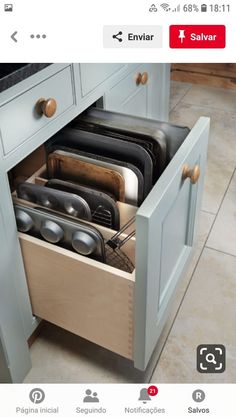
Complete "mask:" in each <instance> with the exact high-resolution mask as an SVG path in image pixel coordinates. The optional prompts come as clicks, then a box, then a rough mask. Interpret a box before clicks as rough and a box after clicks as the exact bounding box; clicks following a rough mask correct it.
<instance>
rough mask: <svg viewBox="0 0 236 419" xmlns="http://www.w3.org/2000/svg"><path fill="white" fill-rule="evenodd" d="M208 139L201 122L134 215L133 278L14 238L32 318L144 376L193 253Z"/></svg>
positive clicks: (45, 245)
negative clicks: (124, 360)
mask: <svg viewBox="0 0 236 419" xmlns="http://www.w3.org/2000/svg"><path fill="white" fill-rule="evenodd" d="M208 134H209V119H208V118H200V119H199V120H198V121H197V123H196V124H195V126H194V127H193V129H192V130H191V132H190V133H189V135H188V136H187V138H186V139H185V141H184V142H183V144H182V145H181V147H180V148H179V150H178V151H177V152H176V154H175V156H174V157H173V159H172V160H171V162H170V163H169V165H168V166H167V168H166V169H165V171H164V172H163V174H162V175H161V177H160V178H159V180H158V181H157V182H156V184H155V185H154V187H153V188H152V190H151V191H150V193H149V195H148V196H147V198H146V199H145V201H144V202H143V204H142V205H141V207H140V208H139V209H138V210H137V212H136V238H135V239H132V240H130V241H128V242H127V243H126V245H125V246H127V248H126V249H125V251H126V252H127V254H128V255H129V256H130V257H131V259H132V260H133V261H134V263H135V270H134V271H133V272H132V273H131V274H129V273H126V272H124V271H121V270H119V269H116V268H112V267H110V266H108V265H105V264H102V263H101V262H97V261H94V260H92V259H89V258H86V257H83V256H80V255H78V254H75V253H73V252H71V251H69V250H64V249H62V248H59V247H57V246H55V245H53V244H49V243H46V242H44V241H42V240H40V239H37V238H34V237H30V236H28V235H25V234H20V242H21V248H22V255H23V260H24V265H25V270H26V277H27V281H28V287H29V293H30V297H31V302H32V308H33V313H34V314H36V315H37V316H39V317H41V318H44V319H46V320H48V321H50V322H52V323H55V324H57V325H59V326H61V327H64V328H65V329H67V330H70V331H71V332H73V333H76V334H78V335H80V336H83V337H84V338H86V339H88V340H91V341H93V342H95V343H97V344H99V345H101V346H103V347H105V348H108V349H110V350H112V351H114V352H116V353H118V354H120V355H122V356H124V357H126V358H128V359H133V361H134V365H135V367H136V368H138V369H140V370H144V369H145V368H146V366H147V364H148V362H149V359H150V357H151V355H152V352H153V350H154V348H155V345H156V343H157V341H158V338H159V336H160V334H161V332H162V329H163V327H164V324H165V320H166V317H167V315H168V312H169V307H170V302H171V298H172V297H173V295H174V292H175V289H176V286H177V284H178V282H179V280H180V278H181V275H182V273H183V271H184V270H185V268H186V264H187V261H188V258H189V256H190V254H191V250H192V247H193V243H194V236H195V232H196V224H197V218H198V213H199V211H200V203H201V196H202V190H203V182H204V173H205V164H206V154H207V143H208ZM185 165H188V167H189V169H193V168H195V169H196V166H198V167H199V168H200V177H199V179H198V178H197V176H196V177H194V176H193V172H191V170H190V171H185V172H184V173H185V174H187V177H186V178H185V177H184V176H183V168H184V166H185ZM196 172H198V171H196ZM194 173H195V172H194Z"/></svg>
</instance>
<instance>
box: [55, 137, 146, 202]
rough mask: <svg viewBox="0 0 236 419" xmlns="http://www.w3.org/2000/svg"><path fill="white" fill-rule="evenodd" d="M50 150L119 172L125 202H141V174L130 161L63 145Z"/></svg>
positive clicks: (142, 191)
mask: <svg viewBox="0 0 236 419" xmlns="http://www.w3.org/2000/svg"><path fill="white" fill-rule="evenodd" d="M52 151H53V152H54V151H55V152H58V153H63V154H64V155H68V156H71V157H76V158H79V159H80V160H81V161H86V162H88V163H92V164H96V165H98V166H101V167H106V168H108V169H111V170H115V171H116V172H118V173H120V174H121V176H122V177H123V179H124V183H125V202H126V203H127V204H130V205H135V206H138V205H140V204H141V203H142V202H143V199H144V190H143V175H142V173H141V172H140V170H139V169H137V168H136V167H135V166H133V165H132V164H130V163H123V162H120V161H118V160H113V159H109V158H107V157H101V156H97V155H96V154H92V153H86V152H85V151H80V150H78V149H72V148H69V147H65V146H59V147H58V146H57V145H56V146H55V147H52Z"/></svg>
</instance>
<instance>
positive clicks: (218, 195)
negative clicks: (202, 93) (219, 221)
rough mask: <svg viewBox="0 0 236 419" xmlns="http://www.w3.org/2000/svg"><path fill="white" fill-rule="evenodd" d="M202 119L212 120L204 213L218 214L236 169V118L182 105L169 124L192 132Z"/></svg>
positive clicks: (174, 112)
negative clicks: (174, 124) (184, 126)
mask: <svg viewBox="0 0 236 419" xmlns="http://www.w3.org/2000/svg"><path fill="white" fill-rule="evenodd" d="M200 116H208V117H210V118H211V129H210V140H209V148H208V164H207V171H206V180H205V190H204V196H203V204H202V209H203V210H204V211H208V212H211V213H214V214H216V213H217V212H218V210H219V207H220V204H221V202H222V199H223V197H224V193H225V191H226V189H227V187H228V184H229V182H230V179H231V176H232V173H233V171H234V169H235V166H236V142H235V128H236V114H234V113H231V112H226V111H224V110H222V111H219V110H217V109H209V108H204V107H200V106H194V105H188V104H184V103H180V104H179V105H178V106H177V107H176V108H175V109H174V110H173V111H172V112H171V114H170V120H171V122H173V123H176V124H182V125H187V126H189V127H190V128H192V127H193V125H194V124H195V122H196V121H197V119H198V118H199V117H200Z"/></svg>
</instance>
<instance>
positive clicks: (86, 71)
mask: <svg viewBox="0 0 236 419" xmlns="http://www.w3.org/2000/svg"><path fill="white" fill-rule="evenodd" d="M124 66H125V64H96V65H94V64H80V77H81V90H82V96H86V95H87V94H88V93H90V92H91V91H92V90H94V89H95V88H96V87H98V86H99V85H100V84H101V83H103V82H104V81H105V80H107V79H108V78H109V77H111V76H112V75H113V74H115V73H116V72H118V71H119V70H121V69H122V68H123V67H124Z"/></svg>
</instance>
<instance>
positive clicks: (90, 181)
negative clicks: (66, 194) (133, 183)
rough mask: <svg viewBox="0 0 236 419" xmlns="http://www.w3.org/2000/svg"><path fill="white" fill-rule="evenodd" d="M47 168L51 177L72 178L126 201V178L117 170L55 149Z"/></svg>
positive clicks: (81, 183)
mask: <svg viewBox="0 0 236 419" xmlns="http://www.w3.org/2000/svg"><path fill="white" fill-rule="evenodd" d="M47 170H48V177H49V179H52V178H57V179H62V180H72V181H73V182H77V183H79V184H80V185H86V186H90V187H93V188H96V189H98V190H100V191H103V192H106V193H108V194H111V195H113V196H114V197H115V198H116V200H117V201H120V202H125V180H124V178H123V176H122V175H121V174H120V173H118V172H116V171H115V170H111V169H107V168H105V167H101V166H97V165H96V164H92V163H87V162H84V161H81V160H80V159H79V156H75V157H72V156H67V155H64V154H63V152H62V151H60V152H57V151H54V152H53V153H51V154H49V155H48V161H47Z"/></svg>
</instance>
